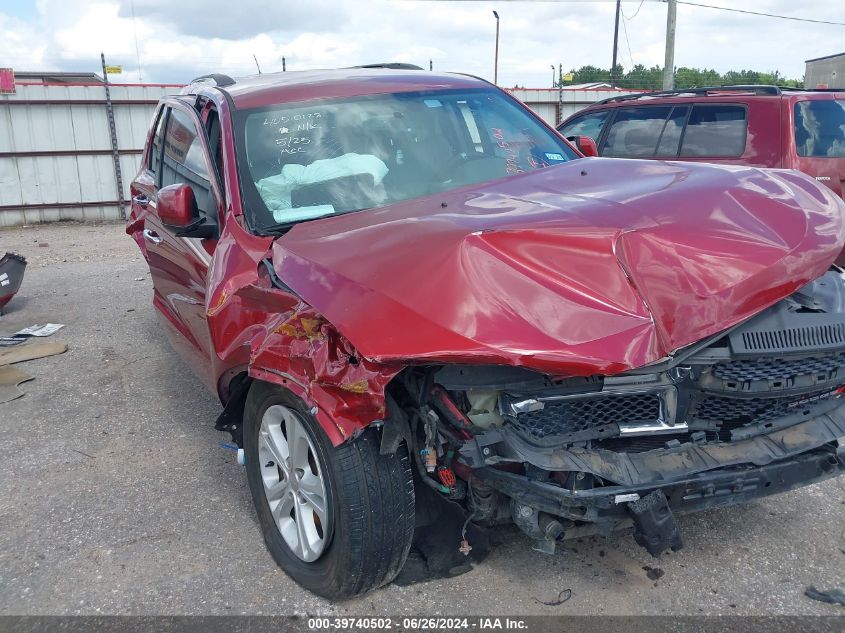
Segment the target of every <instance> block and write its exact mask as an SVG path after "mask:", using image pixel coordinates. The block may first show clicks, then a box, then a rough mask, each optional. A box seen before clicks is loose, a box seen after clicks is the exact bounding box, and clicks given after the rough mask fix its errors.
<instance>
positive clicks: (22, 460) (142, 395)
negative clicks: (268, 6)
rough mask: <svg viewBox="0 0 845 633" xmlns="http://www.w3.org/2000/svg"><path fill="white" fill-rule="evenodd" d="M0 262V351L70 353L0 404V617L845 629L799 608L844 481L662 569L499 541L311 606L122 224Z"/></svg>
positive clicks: (19, 240)
mask: <svg viewBox="0 0 845 633" xmlns="http://www.w3.org/2000/svg"><path fill="white" fill-rule="evenodd" d="M5 250H11V251H16V252H19V253H21V254H23V255H25V256H26V257H27V258H28V259H29V262H30V264H29V268H28V270H27V273H26V277H25V279H24V283H23V287H22V288H21V292H20V294H19V295H18V296H17V297H16V298H15V299H14V300H13V301H12V302H11V303H10V304H9V305H8V306H7V310H8V312H7V314H6V315H5V316H3V317H0V335H2V334H11V333H13V332H15V331H17V330H18V329H20V328H22V327H24V326H28V325H32V324H35V323H45V322H59V323H65V324H66V327H65V328H64V329H63V330H61V331H60V332H59V333H58V334H55V335H54V336H53V340H62V341H65V342H67V343H68V345H69V347H70V349H69V351H68V352H67V353H66V354H63V355H61V356H54V357H51V358H45V359H41V360H35V361H30V362H27V363H24V364H22V365H20V366H19V367H20V368H21V369H23V370H25V371H27V372H28V373H31V374H33V375H34V376H35V380H33V381H31V382H29V383H25V384H24V385H23V386H22V388H23V390H24V391H25V392H26V395H25V396H24V397H23V398H20V399H18V400H15V401H12V402H9V403H6V404H2V405H0V434H2V436H3V438H4V446H5V449H3V457H2V459H0V501H2V503H0V614H241V613H243V614H293V613H296V614H299V615H305V614H308V615H312V614H338V615H346V614H379V613H385V614H392V615H403V614H425V615H436V614H439V615H470V614H473V615H484V614H499V615H507V614H514V615H516V614H521V615H527V614H546V613H548V614H560V615H567V614H569V615H571V614H653V615H660V614H690V615H698V614H731V615H738V614H823V615H837V614H843V613H845V608H843V607H837V606H831V605H826V604H822V603H819V602H814V601H812V600H810V599H808V598H806V597H805V596H804V595H803V593H804V588H805V587H806V586H807V585H816V586H817V587H822V588H830V587H842V586H845V479H839V480H831V481H828V482H825V483H822V484H818V485H815V486H812V487H809V488H804V489H802V490H797V491H793V492H790V493H787V494H784V495H781V496H776V497H771V498H769V499H766V500H764V501H759V502H756V503H751V504H749V505H746V506H741V507H733V508H728V509H721V510H713V511H709V512H705V513H701V514H698V515H693V516H688V517H683V518H682V519H681V520H680V524H681V528H682V531H683V535H684V540H685V544H686V546H685V548H684V549H683V550H681V551H679V552H677V553H673V554H667V555H664V556H663V557H662V558H661V559H659V560H655V559H652V558H651V557H650V556H649V555H648V554H647V553H646V552H645V551H644V550H642V549H641V548H639V547H638V546H636V545H635V544H634V542H633V540H632V538H631V536H630V534H629V533H620V534H615V535H613V536H612V537H610V538H590V539H583V540H581V541H574V542H570V543H569V544H568V545H567V547H566V548H559V552H558V553H557V554H556V555H554V556H546V555H543V554H540V553H537V552H534V551H532V550H531V549H530V543H529V540H528V539H527V538H526V537H524V536H522V535H521V533H519V532H518V531H517V530H515V529H506V530H504V531H503V533H502V536H503V538H504V542H505V544H504V545H501V546H500V547H498V548H497V549H496V550H495V551H494V552H493V553H492V555H491V556H490V557H489V558H488V559H487V560H486V561H485V562H484V563H483V564H481V565H480V566H478V567H477V568H476V569H475V570H473V571H472V572H470V573H468V574H465V575H463V576H460V577H458V578H454V579H451V580H442V581H434V582H429V583H423V584H419V585H415V586H411V587H405V588H400V587H396V586H388V587H386V588H384V589H382V590H379V591H376V592H373V593H371V594H369V595H367V596H365V597H363V598H359V599H356V600H351V601H348V602H343V603H339V604H332V603H329V602H327V601H325V600H322V599H320V598H317V597H315V596H313V595H311V594H309V593H307V592H306V591H304V590H302V589H300V588H299V587H298V586H297V585H296V584H294V583H293V582H292V581H291V580H290V579H289V578H288V577H287V576H285V574H284V573H283V572H282V571H281V570H279V569H278V568H277V567H276V565H275V564H274V563H273V561H272V559H271V558H270V556H269V554H267V552H266V551H265V549H264V544H263V541H262V538H261V534H260V532H259V529H258V526H257V523H256V518H255V514H254V512H253V509H252V504H251V500H250V497H249V493H248V490H247V485H246V479H245V476H244V473H243V472H242V469H241V467H240V466H238V465H237V464H236V463H235V461H234V454H233V453H232V452H230V451H228V450H224V449H223V448H221V447H220V443H221V442H224V441H226V440H227V439H228V436H226V435H223V434H221V433H218V432H217V431H215V430H214V428H213V421H214V418H215V417H216V415H217V414H218V412H219V405H218V403H217V402H216V400H215V399H214V397H213V396H211V395H210V394H209V393H207V392H206V391H205V390H204V389H203V387H202V386H201V384H200V383H199V382H198V381H197V380H196V379H195V378H194V377H193V375H192V374H191V372H190V370H189V369H188V368H187V367H185V366H184V365H183V364H182V363H181V361H180V360H179V358H178V357H177V355H176V354H175V352H173V351H171V349H170V348H169V346H168V343H167V341H166V339H165V336H164V334H163V333H162V332H161V331H160V329H159V325H158V322H157V320H156V318H155V317H154V314H153V308H152V305H151V285H150V279H149V274H148V272H147V268H146V265H145V263H144V261H143V259H142V258H141V256H140V253H139V252H138V250H137V247H136V246H135V244H134V243H133V242H132V241H131V240H130V239H129V238H128V237H127V236H126V235H125V234H124V233H123V227H122V226H121V225H116V224H112V225H102V226H94V225H84V224H54V225H48V226H43V227H32V228H20V229H11V230H10V229H7V230H0V253H2V251H5ZM646 567H649V568H659V569H660V570H661V571H662V576H660V577H659V578H657V579H656V580H655V579H652V578H650V577H649V575H648V571H647V570H646V569H645V568H646ZM658 574H659V572H657V573H655V572H652V573H651V576H652V577H654V576H657V575H658ZM564 589H571V591H572V597H571V599H570V600H568V601H567V602H565V603H563V604H561V605H559V606H545V605H542V604H540V601H552V600H554V599H555V598H557V596H558V594H559V592H560V591H561V590H564Z"/></svg>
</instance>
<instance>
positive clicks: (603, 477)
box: [126, 65, 845, 598]
mask: <svg viewBox="0 0 845 633" xmlns="http://www.w3.org/2000/svg"><path fill="white" fill-rule="evenodd" d="M131 191H132V196H133V197H132V211H131V215H130V218H129V221H128V224H127V228H126V230H127V233H129V234H130V235H131V236H132V237H133V238H134V240H135V241H136V242H137V244H138V246H139V248H140V249H141V252H142V253H143V255H144V257H145V259H146V260H147V262H148V264H149V267H150V276H151V279H152V282H153V305H154V306H155V308H156V310H157V312H158V314H159V316H160V321H161V323H162V324H163V330H164V332H166V333H167V334H168V335H169V336H170V337H171V340H172V341H173V343H174V346H175V347H176V349H177V350H179V352H180V353H181V354H182V356H183V358H184V359H185V360H186V362H187V363H188V365H189V366H190V367H191V368H192V369H193V370H194V371H195V372H196V373H197V375H198V376H200V377H201V379H202V380H203V382H204V383H205V384H206V385H207V386H208V387H209V388H210V390H211V391H212V392H213V393H214V394H215V395H216V396H218V397H219V399H220V401H221V402H222V403H223V404H224V409H223V412H222V413H221V415H220V417H219V418H218V421H217V428H218V429H220V430H223V431H227V432H229V433H230V434H231V436H232V439H233V441H234V442H235V443H237V445H238V446H239V447H241V449H242V451H243V453H242V455H245V467H246V476H247V480H248V482H249V487H250V491H251V494H252V499H253V502H254V504H255V508H256V513H257V517H258V523H259V525H260V528H261V531H262V533H263V537H264V541H265V543H266V544H267V547H268V549H269V551H270V552H271V554H272V555H273V557H274V559H275V560H276V562H277V563H278V564H279V565H280V566H281V567H282V568H283V569H284V570H285V572H287V573H288V574H289V575H290V576H291V577H292V578H294V579H295V580H296V581H297V582H299V583H301V584H302V585H303V586H304V587H307V588H308V589H310V590H311V591H313V592H315V593H318V594H320V595H323V596H326V597H329V598H344V597H349V596H353V595H357V594H361V593H364V592H366V591H369V590H371V589H374V588H376V587H379V586H381V585H383V584H385V583H387V582H390V581H391V580H393V579H394V578H396V576H397V574H400V573H401V574H403V575H405V576H404V577H405V579H406V580H408V579H409V578H410V579H414V578H420V577H426V576H428V577H431V576H432V575H444V576H445V575H454V574H456V573H459V572H461V571H466V570H467V569H468V568H469V564H468V562H469V561H473V562H474V561H478V560H480V559H481V558H482V557H483V555H484V553H485V552H486V551H488V550H489V537H488V536H487V532H486V528H490V527H492V526H495V525H498V524H501V523H505V522H513V523H515V524H516V525H517V526H519V528H520V529H521V530H523V531H524V532H525V533H526V534H528V535H529V536H530V537H531V538H532V539H533V541H534V543H535V547H536V549H539V550H541V551H545V552H552V551H553V550H554V549H555V544H556V543H557V541H559V540H561V539H563V538H567V537H573V536H576V535H582V534H586V533H595V532H599V533H608V532H610V531H611V530H613V529H616V528H620V527H626V526H631V525H633V526H634V528H635V532H634V538H635V539H636V540H637V542H639V543H640V544H642V545H643V546H644V547H646V548H647V550H648V551H649V552H651V553H652V554H654V555H658V554H660V553H661V552H663V551H664V550H666V549H668V548H672V549H677V548H679V547H681V544H682V541H681V534H680V531H679V529H678V525H677V523H676V521H675V514H676V513H685V512H693V511H696V510H702V509H706V508H712V507H716V506H722V505H727V504H731V503H740V502H745V501H748V500H750V499H755V498H759V497H762V496H765V495H769V494H773V493H776V492H782V491H784V490H789V489H792V488H795V487H798V486H802V485H806V484H809V483H813V482H817V481H821V480H823V479H826V478H828V477H833V476H836V475H839V474H841V473H842V472H843V470H845V456H843V451H845V448H844V447H843V444H842V441H841V440H840V439H839V438H845V406H844V403H845V401H843V400H841V399H840V396H841V395H842V394H843V392H845V281H843V278H842V276H841V275H840V272H839V271H838V270H836V269H831V263H832V261H833V259H834V257H835V256H836V254H837V253H838V252H839V251H840V250H841V248H842V245H843V242H845V217H843V216H844V215H845V203H843V201H842V200H840V199H839V198H837V197H836V196H834V195H833V194H832V193H831V192H830V191H829V190H827V189H825V188H824V187H820V186H819V185H818V184H817V183H816V182H814V181H813V180H812V179H810V178H808V177H807V176H805V175H803V174H800V173H797V172H793V171H777V172H776V171H768V170H756V169H744V170H743V169H737V168H726V167H723V166H718V165H695V164H681V163H648V162H645V161H624V160H611V159H603V158H590V159H585V158H583V157H582V155H581V154H579V153H578V152H577V151H576V150H575V149H574V148H573V147H571V146H570V145H569V144H568V143H567V142H566V141H564V140H563V138H562V137H561V136H560V135H559V134H557V133H556V132H555V131H554V130H553V129H552V128H551V127H549V126H548V125H546V124H545V123H544V122H543V121H542V120H541V119H539V118H538V117H537V116H536V115H535V114H534V113H532V112H531V111H530V110H528V108H527V107H525V106H524V105H523V104H521V103H520V102H518V101H517V100H516V99H514V98H512V97H511V96H509V95H508V94H506V93H505V92H503V91H501V90H499V89H498V88H496V87H495V86H492V85H491V84H489V83H487V82H485V81H483V80H481V79H477V78H473V77H469V76H465V75H458V74H438V73H428V72H423V71H421V70H419V69H416V70H414V69H411V68H408V67H405V66H400V65H384V66H382V67H376V68H350V69H341V70H333V71H329V70H326V71H313V72H286V73H278V74H263V75H260V76H258V77H252V78H246V79H242V80H238V81H235V80H233V79H231V78H229V77H225V76H222V75H213V76H209V77H206V78H201V79H200V80H197V81H195V82H194V83H192V84H191V85H190V86H188V87H187V88H185V90H184V91H183V94H180V95H176V96H172V97H167V98H165V99H164V100H162V102H161V104H160V105H159V107H158V109H157V111H156V115H155V118H154V120H153V126H152V129H151V130H150V133H149V135H148V138H147V143H146V149H145V151H144V154H143V158H142V165H141V169H140V171H139V173H138V175H137V176H136V177H135V179H134V181H133V183H132V186H131ZM190 414H191V412H190V411H186V412H185V415H190ZM823 502H825V501H824V500H823V499H819V503H823ZM827 502H828V503H835V500H828V501H827ZM220 537H221V538H250V535H242V534H237V535H229V534H221V535H220ZM412 546H413V548H414V555H413V556H410V557H409V551H410V550H411V548H412ZM479 590H480V591H483V590H484V588H483V587H480V588H479Z"/></svg>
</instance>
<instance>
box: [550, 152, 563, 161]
mask: <svg viewBox="0 0 845 633" xmlns="http://www.w3.org/2000/svg"><path fill="white" fill-rule="evenodd" d="M546 158H548V159H549V160H563V156H562V155H561V154H553V153H551V152H546Z"/></svg>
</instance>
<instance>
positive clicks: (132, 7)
mask: <svg viewBox="0 0 845 633" xmlns="http://www.w3.org/2000/svg"><path fill="white" fill-rule="evenodd" d="M129 9H130V11H131V12H132V31H133V32H134V33H135V55H136V56H137V57H138V81H144V80H143V78H142V77H141V49H140V47H139V46H138V25H137V24H135V0H131V1H130V3H129Z"/></svg>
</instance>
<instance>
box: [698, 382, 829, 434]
mask: <svg viewBox="0 0 845 633" xmlns="http://www.w3.org/2000/svg"><path fill="white" fill-rule="evenodd" d="M830 393H831V390H830V389H825V390H824V391H816V392H814V393H803V394H798V395H792V396H786V397H782V398H725V397H723V396H713V395H708V396H705V397H704V398H703V399H702V400H701V401H699V402H698V403H697V404H696V405H695V406H694V407H693V411H692V415H693V417H696V418H700V419H702V420H708V421H712V422H719V423H720V426H721V427H722V428H723V429H724V428H738V427H740V426H746V425H748V424H754V423H757V422H765V421H767V420H774V419H776V418H781V417H784V416H786V415H789V414H790V413H796V412H798V411H799V410H800V408H799V403H800V402H802V401H804V400H807V401H808V404H810V402H809V401H810V399H812V398H815V397H817V396H823V397H825V396H827V395H829V394H830Z"/></svg>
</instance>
